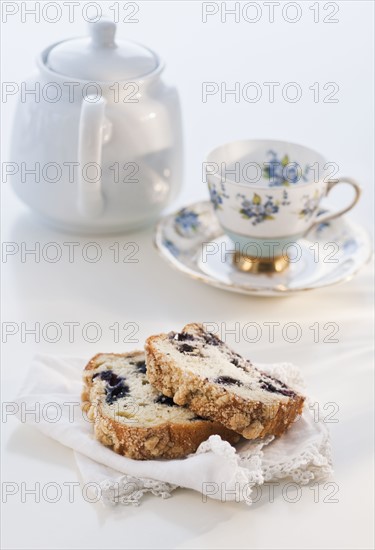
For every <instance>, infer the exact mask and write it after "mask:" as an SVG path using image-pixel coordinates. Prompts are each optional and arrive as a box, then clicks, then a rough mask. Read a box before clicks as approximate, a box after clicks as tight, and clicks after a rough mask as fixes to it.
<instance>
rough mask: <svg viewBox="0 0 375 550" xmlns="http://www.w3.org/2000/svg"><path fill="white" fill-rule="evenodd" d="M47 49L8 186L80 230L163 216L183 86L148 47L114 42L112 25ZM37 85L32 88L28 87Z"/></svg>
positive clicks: (25, 106)
mask: <svg viewBox="0 0 375 550" xmlns="http://www.w3.org/2000/svg"><path fill="white" fill-rule="evenodd" d="M89 26H90V31H91V32H90V34H91V37H90V38H79V39H73V40H66V41H62V42H58V43H56V44H53V45H52V46H50V47H48V48H47V49H46V50H44V51H43V52H42V54H41V55H40V57H39V59H38V66H39V71H40V73H39V75H38V76H37V78H34V79H30V80H29V81H27V82H26V83H25V93H24V94H23V95H24V97H22V96H21V99H20V101H19V105H18V108H17V112H16V116H15V120H14V128H13V135H12V141H11V155H10V156H11V163H9V164H10V165H11V166H12V169H11V171H10V173H11V183H12V186H13V188H14V190H15V192H16V193H17V195H18V196H19V197H20V198H21V199H22V200H23V201H24V202H25V203H26V204H27V205H28V206H29V207H30V208H31V209H32V210H33V211H34V212H35V213H37V214H38V215H40V216H41V217H42V218H43V219H44V220H45V221H47V222H49V223H51V224H53V225H54V226H57V227H58V228H61V229H64V230H70V231H79V232H86V233H89V232H94V233H109V232H115V231H122V230H124V231H126V230H131V229H135V228H137V227H140V226H142V225H145V224H147V223H150V222H152V221H154V220H155V219H157V217H158V215H159V214H160V212H161V211H162V210H163V209H164V208H165V206H166V205H167V204H168V203H169V202H170V201H171V199H173V198H174V197H175V195H176V194H177V192H178V190H179V189H180V186H181V183H182V129H181V112H180V104H179V98H178V93H177V90H176V89H175V88H174V87H169V86H167V85H166V84H165V83H164V82H163V81H162V79H161V72H162V70H163V63H162V62H161V60H160V59H159V57H158V56H157V55H156V54H155V53H154V52H152V51H151V50H149V49H147V48H145V47H144V46H141V45H139V44H136V43H134V42H129V41H121V42H115V32H116V25H115V23H112V22H111V21H107V20H101V21H98V22H95V23H89ZM30 90H31V91H30Z"/></svg>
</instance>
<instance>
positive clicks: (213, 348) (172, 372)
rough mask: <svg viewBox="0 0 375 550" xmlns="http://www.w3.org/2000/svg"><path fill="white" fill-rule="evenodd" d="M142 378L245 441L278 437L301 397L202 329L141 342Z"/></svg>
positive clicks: (196, 327) (299, 406)
mask: <svg viewBox="0 0 375 550" xmlns="http://www.w3.org/2000/svg"><path fill="white" fill-rule="evenodd" d="M145 349H146V361H147V377H148V379H149V381H150V382H151V384H152V385H153V386H154V387H155V388H157V389H158V390H160V391H161V392H162V393H163V394H164V395H166V396H168V397H171V398H173V401H174V402H175V403H177V404H178V405H183V406H187V407H188V408H189V409H191V410H192V411H194V412H195V413H196V414H198V415H201V416H204V417H205V418H210V419H211V420H215V421H216V422H220V423H221V424H224V426H226V427H227V428H229V429H231V430H235V431H236V432H238V433H240V434H242V435H243V436H244V437H245V438H247V439H255V438H258V437H264V436H266V435H281V434H282V433H283V432H284V431H285V430H286V429H287V428H288V426H290V425H291V424H292V422H293V421H294V420H295V419H296V417H297V416H298V415H299V414H300V413H301V412H302V408H303V403H304V397H303V396H302V395H300V394H298V393H297V392H295V391H293V390H292V389H291V388H289V387H287V386H286V385H285V384H283V383H282V382H280V381H279V380H276V379H275V378H272V377H271V376H268V375H267V374H265V373H263V372H262V371H261V370H259V369H257V368H256V367H254V366H253V365H252V364H251V362H250V361H248V360H246V359H244V358H243V357H241V356H240V355H238V354H237V353H235V352H234V351H232V350H231V349H230V348H229V347H228V346H227V345H226V344H224V342H222V341H221V340H220V339H219V338H217V337H216V336H215V335H214V334H211V333H210V332H207V331H205V330H204V328H203V326H202V325H199V324H189V325H186V326H185V327H184V328H183V330H182V332H180V333H174V332H171V333H169V334H160V335H157V336H151V337H150V338H148V339H147V341H146V347H145Z"/></svg>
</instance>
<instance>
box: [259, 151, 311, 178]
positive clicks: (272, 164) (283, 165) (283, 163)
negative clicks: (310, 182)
mask: <svg viewBox="0 0 375 550" xmlns="http://www.w3.org/2000/svg"><path fill="white" fill-rule="evenodd" d="M267 154H268V155H269V156H270V158H271V160H269V161H267V162H265V163H264V165H265V166H264V168H263V178H264V179H266V180H268V181H269V186H270V187H281V186H288V185H290V184H296V183H298V182H299V181H300V180H301V179H302V180H303V181H307V173H308V171H309V167H308V166H305V169H304V171H302V169H301V167H300V165H299V164H298V163H297V162H291V161H290V159H289V156H288V155H284V156H283V157H282V158H281V159H280V158H278V156H277V153H276V152H275V151H272V150H270V151H268V152H267Z"/></svg>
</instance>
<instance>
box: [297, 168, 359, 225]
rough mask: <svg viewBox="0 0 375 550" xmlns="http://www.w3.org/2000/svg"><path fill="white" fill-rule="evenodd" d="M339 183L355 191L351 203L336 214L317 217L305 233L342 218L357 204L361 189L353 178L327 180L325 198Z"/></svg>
mask: <svg viewBox="0 0 375 550" xmlns="http://www.w3.org/2000/svg"><path fill="white" fill-rule="evenodd" d="M340 183H347V184H349V185H351V186H352V187H353V189H354V191H355V195H354V197H353V200H352V202H351V203H350V204H349V205H348V206H346V207H345V208H342V209H341V210H339V211H338V212H332V213H329V214H326V215H325V216H324V215H323V216H318V218H317V220H316V221H315V222H314V223H313V224H312V225H311V226H310V227H309V229H308V230H307V231H306V233H308V232H309V231H311V229H313V228H314V227H315V226H317V225H319V224H321V223H325V222H327V221H329V220H334V219H335V218H338V217H339V216H342V215H343V214H345V213H346V212H349V210H351V209H352V208H353V206H355V205H356V204H357V202H358V201H359V197H360V196H361V193H362V189H361V187H360V186H359V185H358V183H357V182H356V181H355V180H354V179H353V178H347V177H342V178H335V179H332V180H328V185H327V190H326V193H325V196H327V195H328V194H329V193H330V191H331V190H332V189H333V188H334V187H335V186H336V185H338V184H340Z"/></svg>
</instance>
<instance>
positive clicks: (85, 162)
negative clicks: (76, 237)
mask: <svg viewBox="0 0 375 550" xmlns="http://www.w3.org/2000/svg"><path fill="white" fill-rule="evenodd" d="M94 99H97V98H96V97H95V96H87V98H84V100H83V102H82V107H81V115H80V120H79V130H78V162H79V168H78V173H79V179H78V209H79V211H80V212H81V214H82V215H83V216H85V217H88V218H94V217H97V216H99V215H100V214H101V213H102V212H103V210H104V197H103V193H102V182H101V179H102V178H101V176H102V166H101V164H102V146H103V143H104V142H105V141H108V139H109V133H110V132H109V131H108V130H110V127H109V122H108V120H107V119H106V117H105V106H106V103H107V102H106V100H105V99H104V98H103V97H101V98H99V100H96V101H94Z"/></svg>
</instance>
